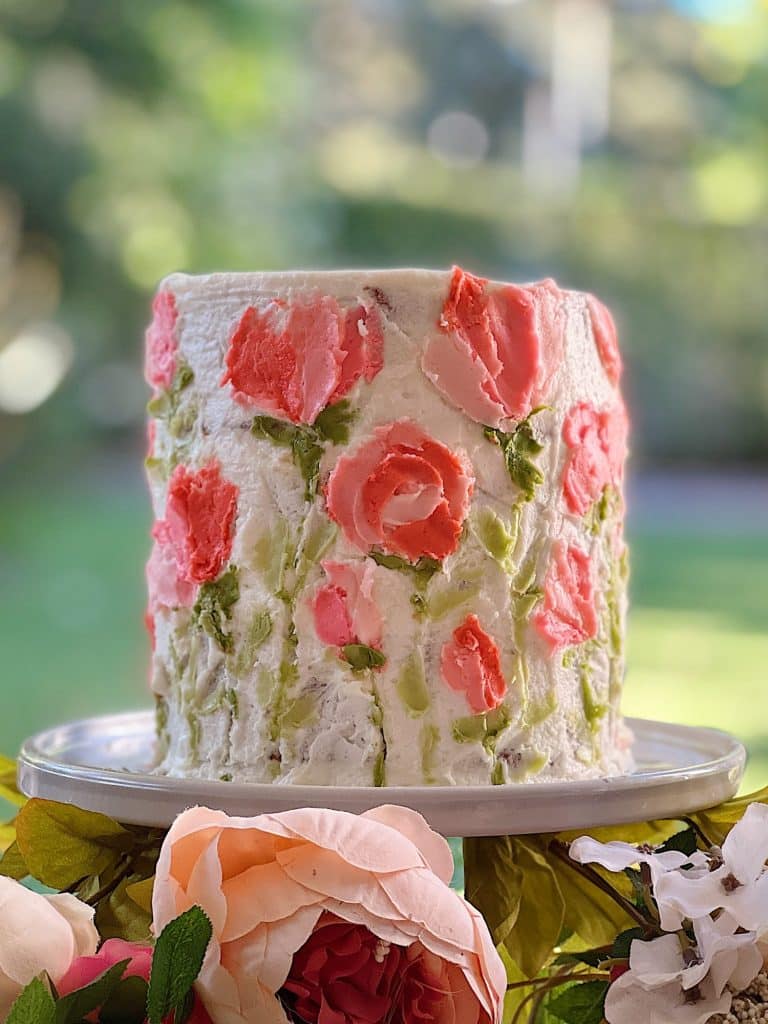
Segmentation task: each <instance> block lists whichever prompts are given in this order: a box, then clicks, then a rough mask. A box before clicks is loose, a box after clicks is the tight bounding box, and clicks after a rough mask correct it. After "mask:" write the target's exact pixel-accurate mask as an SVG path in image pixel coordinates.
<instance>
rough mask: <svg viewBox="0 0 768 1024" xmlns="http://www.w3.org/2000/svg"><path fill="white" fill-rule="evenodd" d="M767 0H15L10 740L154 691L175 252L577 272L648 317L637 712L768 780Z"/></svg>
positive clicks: (244, 263) (3, 639) (635, 347)
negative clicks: (149, 487)
mask: <svg viewBox="0 0 768 1024" xmlns="http://www.w3.org/2000/svg"><path fill="white" fill-rule="evenodd" d="M767 109H768V4H767V3H766V2H765V0H676V2H674V3H673V2H668V3H664V2H661V0H616V2H613V3H610V2H608V0H517V2H515V0H317V2H292V0H272V2H268V0H217V2H216V3H206V2H202V0H200V2H193V0H187V2H176V3H174V2H171V3H164V2H162V0H110V2H109V3H104V2H103V0H0V687H1V691H2V695H3V697H4V698H5V699H4V703H3V708H4V714H3V715H2V717H1V718H0V749H5V750H8V751H9V752H13V751H14V750H15V748H16V747H17V746H18V744H19V742H20V740H21V739H22V738H23V737H24V736H25V735H27V734H28V733H30V732H31V731H34V730H36V729H37V728H40V727H42V726H44V725H46V724H52V723H55V722H57V721H59V720H62V719H65V718H68V717H72V716H76V715H79V714H82V713H87V712H96V711H101V710H111V709H118V708H123V707H130V706H139V705H141V704H146V703H148V695H147V693H146V685H145V683H144V679H145V677H146V660H147V644H146V641H145V638H144V634H143V630H142V626H141V612H142V607H143V580H142V571H143V569H142V563H143V560H144V557H145V555H146V551H147V540H146V535H147V527H148V502H147V500H146V498H145V495H144V490H143V483H142V479H141V472H140V463H141V453H142V449H143V440H142V433H143V417H144V411H143V406H144V402H145V399H146V394H145V391H144V385H143V383H142V380H141V372H140V367H141V335H142V329H143V326H144V323H145V321H146V319H147V310H148V303H149V296H150V293H151V291H152V289H153V287H154V285H155V284H156V282H157V280H158V279H159V278H160V277H162V276H163V275H164V274H166V273H168V272H170V271H172V270H176V269H185V270H189V271H205V270H209V269H224V268H231V269H257V268H263V269H279V268H283V267H293V266H310V265H311V266H320V267H332V266H342V265H390V264H394V265H398V264H399V265H403V264H404V265H427V266H447V265H449V264H451V263H452V262H459V263H461V264H463V265H465V266H467V267H468V268H470V269H472V270H474V271H476V272H480V273H488V274H494V275H497V276H503V277H507V278H513V279H515V278H518V279H530V278H532V277H536V276H542V275H545V274H552V275H554V276H556V277H557V278H558V279H559V280H560V282H561V283H562V284H564V285H567V286H570V287H576V288H586V289H589V290H593V291H596V292H598V293H599V294H600V295H601V296H602V297H603V298H604V299H605V300H606V301H607V302H608V303H609V304H610V305H611V306H612V307H613V308H614V309H615V310H616V312H617V317H618V319H619V321H620V325H621V333H622V339H623V347H624V351H625V355H626V362H627V371H626V375H625V382H626V389H627V392H628V398H629V402H630V406H631V408H632V413H633V422H634V435H633V439H634V444H633V448H634V459H633V479H632V484H631V495H630V508H631V523H630V535H631V541H632V544H633V569H634V576H633V612H632V620H631V638H630V672H629V688H628V697H627V709H628V710H629V711H630V712H631V713H635V714H643V715H646V716H648V717H657V718H666V719H673V720H679V721H686V722H691V723H702V724H712V725H719V726H721V727H724V728H728V729H731V730H733V731H735V732H737V733H738V734H740V735H741V736H743V737H744V739H745V740H746V741H747V743H748V745H749V747H750V750H751V754H752V758H753V760H752V768H751V771H750V776H749V779H748V782H749V783H753V784H758V783H759V782H766V781H768V728H767V727H766V711H768V699H767V698H766V690H767V689H768V672H767V671H766V665H768V468H767V466H768V440H767V438H768V338H767V332H768V326H767V325H768V288H767V287H766V284H765V277H766V266H768V220H767V214H768V122H767V121H766V110H767Z"/></svg>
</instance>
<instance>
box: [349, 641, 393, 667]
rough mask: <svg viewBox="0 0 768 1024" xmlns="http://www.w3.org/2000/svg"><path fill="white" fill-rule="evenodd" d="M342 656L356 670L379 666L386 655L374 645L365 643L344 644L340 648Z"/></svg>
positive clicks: (382, 663)
mask: <svg viewBox="0 0 768 1024" xmlns="http://www.w3.org/2000/svg"><path fill="white" fill-rule="evenodd" d="M341 653H342V656H343V658H344V660H345V661H346V662H348V663H349V664H350V665H351V666H352V668H353V669H354V670H355V671H356V672H362V671H364V670H365V669H368V668H381V666H382V665H384V664H386V661H387V659H386V657H385V656H384V655H383V654H382V653H381V651H377V650H376V648H375V647H368V646H367V645H366V644H345V645H344V646H343V647H342V649H341Z"/></svg>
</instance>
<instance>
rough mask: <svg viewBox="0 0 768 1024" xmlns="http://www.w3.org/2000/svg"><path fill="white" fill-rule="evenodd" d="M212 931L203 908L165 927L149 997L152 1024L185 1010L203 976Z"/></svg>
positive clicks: (156, 957)
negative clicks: (190, 993)
mask: <svg viewBox="0 0 768 1024" xmlns="http://www.w3.org/2000/svg"><path fill="white" fill-rule="evenodd" d="M212 934H213V929H212V928H211V922H210V920H209V919H208V917H207V916H206V915H205V914H204V913H203V911H202V910H201V909H200V907H192V908H191V909H190V910H187V911H186V913H184V914H182V915H181V916H180V917H177V918H176V919H175V920H173V921H171V922H170V924H168V925H166V927H165V928H164V929H163V931H162V933H161V935H160V937H159V938H158V940H157V943H156V945H155V952H154V955H153V957H152V974H151V976H150V979H149V992H148V994H147V1018H148V1021H149V1024H162V1022H163V1019H164V1018H165V1017H167V1016H168V1015H169V1014H170V1013H174V1012H176V1011H179V1010H181V1009H182V1008H183V1006H184V1003H185V1000H186V998H187V994H188V993H189V990H190V989H191V988H192V985H193V984H194V982H195V981H196V979H197V976H198V975H199V973H200V969H201V967H202V966H203V960H204V958H205V952H206V950H207V948H208V943H209V942H210V941H211V935H212Z"/></svg>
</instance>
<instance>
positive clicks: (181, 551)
mask: <svg viewBox="0 0 768 1024" xmlns="http://www.w3.org/2000/svg"><path fill="white" fill-rule="evenodd" d="M237 497H238V489H237V487H235V485H234V484H232V483H230V482H229V481H228V480H225V479H224V477H223V476H222V475H221V467H220V466H219V464H218V462H215V461H214V462H209V463H208V464H207V465H206V466H203V467H202V469H198V470H190V469H187V467H186V466H177V467H176V469H174V471H173V473H172V475H171V479H170V482H169V484H168V496H167V498H166V503H165V519H164V520H161V521H160V522H158V523H156V524H155V528H154V530H153V534H154V536H155V538H156V539H158V540H159V541H160V543H161V544H163V545H164V546H167V547H169V548H170V550H171V551H172V552H173V557H174V559H175V561H176V567H177V570H178V578H179V580H181V581H183V582H186V583H205V582H206V580H214V579H216V577H217V576H218V575H219V573H220V572H221V570H222V569H223V568H224V566H225V565H226V563H227V561H228V560H229V556H230V554H231V553H232V534H233V527H234V523H235V516H236V515H237Z"/></svg>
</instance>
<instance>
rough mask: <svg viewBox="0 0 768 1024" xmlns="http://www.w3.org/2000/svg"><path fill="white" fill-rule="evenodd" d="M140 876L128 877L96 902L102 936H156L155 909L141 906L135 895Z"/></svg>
mask: <svg viewBox="0 0 768 1024" xmlns="http://www.w3.org/2000/svg"><path fill="white" fill-rule="evenodd" d="M136 884H137V880H136V878H135V876H129V877H128V878H124V879H123V880H122V881H120V882H119V883H118V885H117V886H116V888H115V889H114V890H113V891H112V892H110V893H109V895H108V896H106V897H105V898H104V899H102V900H99V902H98V904H97V906H96V917H95V921H94V923H95V925H96V928H97V929H98V932H99V935H100V936H101V937H102V939H125V940H126V942H149V941H150V939H151V937H152V909H151V907H150V909H149V910H147V909H146V907H144V906H141V905H140V904H139V903H138V902H137V901H136V900H135V899H134V898H133V895H132V892H133V891H134V889H135V886H136Z"/></svg>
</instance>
